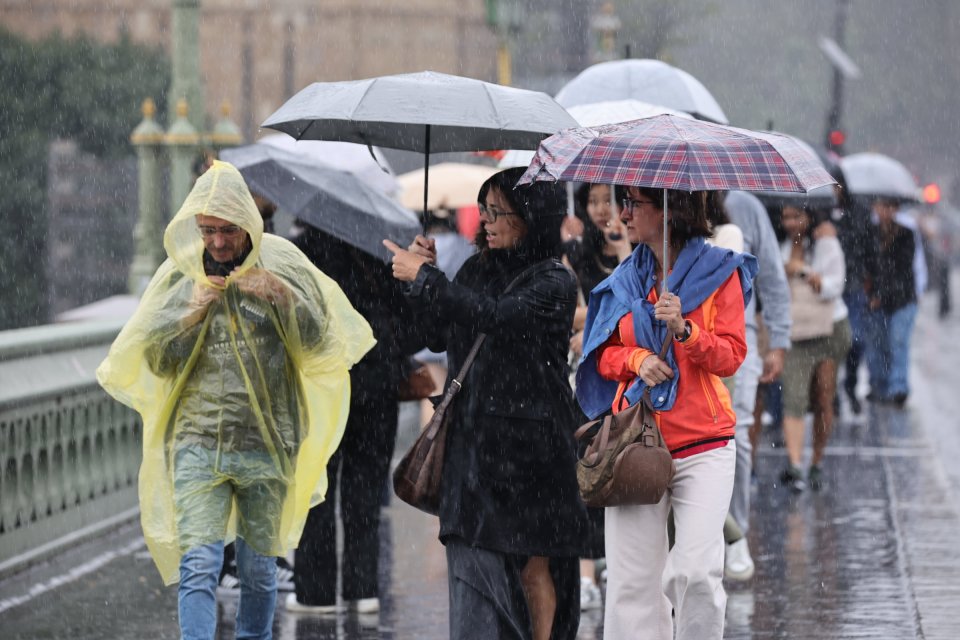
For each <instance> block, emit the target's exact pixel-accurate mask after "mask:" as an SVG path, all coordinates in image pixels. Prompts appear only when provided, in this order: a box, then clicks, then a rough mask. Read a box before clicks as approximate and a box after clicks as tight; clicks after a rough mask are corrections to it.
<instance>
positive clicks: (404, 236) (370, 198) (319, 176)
mask: <svg viewBox="0 0 960 640" xmlns="http://www.w3.org/2000/svg"><path fill="white" fill-rule="evenodd" d="M220 157H221V158H222V159H223V160H226V161H227V162H230V163H231V164H233V165H234V166H236V167H237V169H238V170H239V171H240V173H241V174H242V175H243V177H244V179H245V180H246V181H247V184H249V185H250V190H251V191H254V192H256V193H258V194H260V195H262V196H264V197H266V198H268V199H269V200H271V201H273V203H274V204H276V205H277V206H278V207H279V208H281V209H282V210H284V211H286V212H287V213H290V214H291V215H294V216H296V217H297V218H300V219H301V220H303V221H304V222H306V223H308V224H310V225H311V226H314V227H317V228H318V229H321V230H322V231H325V232H326V233H329V234H330V235H332V236H334V237H337V238H339V239H340V240H343V241H344V242H346V243H348V244H351V245H353V246H355V247H357V248H358V249H361V250H363V251H365V252H367V253H369V254H372V255H374V256H376V257H378V258H380V259H381V260H383V261H385V262H386V261H389V259H390V257H391V254H390V252H389V251H387V250H386V249H385V248H384V246H383V244H382V243H381V240H382V239H383V238H389V239H391V240H393V241H394V242H396V243H397V244H399V245H401V246H406V245H408V244H409V243H411V242H413V239H414V238H415V237H416V235H417V233H418V232H419V231H420V223H419V221H418V220H417V216H416V215H414V213H413V212H412V211H410V210H408V209H404V208H403V207H402V206H400V205H399V204H398V203H397V202H396V201H394V200H392V199H391V198H389V197H387V196H386V195H384V194H383V193H381V192H380V191H379V190H377V189H375V188H373V187H370V186H368V185H367V184H366V183H365V182H363V181H362V180H360V179H359V178H357V177H356V176H354V175H353V174H351V173H348V172H346V171H340V170H339V169H333V168H331V167H326V166H323V165H320V164H306V163H304V161H303V158H302V157H300V156H297V155H294V154H291V153H288V152H286V151H283V150H282V149H278V148H276V147H275V146H272V145H268V144H262V143H258V144H251V145H246V146H243V147H234V148H232V149H224V150H223V151H222V152H221V153H220Z"/></svg>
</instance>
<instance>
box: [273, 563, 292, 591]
mask: <svg viewBox="0 0 960 640" xmlns="http://www.w3.org/2000/svg"><path fill="white" fill-rule="evenodd" d="M293 590H294V586H293V569H289V568H287V567H282V566H280V565H277V591H293Z"/></svg>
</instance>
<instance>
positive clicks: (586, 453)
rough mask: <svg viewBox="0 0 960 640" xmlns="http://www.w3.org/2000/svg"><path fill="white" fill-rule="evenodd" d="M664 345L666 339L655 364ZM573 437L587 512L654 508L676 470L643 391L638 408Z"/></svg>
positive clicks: (594, 423)
mask: <svg viewBox="0 0 960 640" xmlns="http://www.w3.org/2000/svg"><path fill="white" fill-rule="evenodd" d="M670 339H671V336H670V335H667V339H666V340H665V341H664V343H663V348H662V349H661V350H660V358H661V359H663V358H665V357H666V355H667V349H668V348H669V346H670ZM574 437H575V438H576V439H577V442H578V443H579V444H580V446H579V447H578V448H579V449H580V450H581V455H579V460H578V461H577V484H579V485H580V495H581V497H582V498H583V502H584V503H585V504H586V505H587V506H588V507H618V506H624V505H640V504H656V503H658V502H660V499H661V498H663V494H664V493H666V491H667V487H669V486H670V482H671V481H672V480H673V474H674V473H675V472H676V467H675V466H674V464H673V457H672V456H671V455H670V451H669V449H667V446H666V444H665V443H664V441H663V435H662V434H661V433H660V429H659V427H657V422H656V419H655V417H654V412H653V409H652V407H651V402H650V389H649V388H648V389H647V390H646V391H644V394H643V398H642V399H641V400H640V402H637V403H636V404H634V405H632V406H629V407H627V408H626V409H624V410H623V411H620V412H619V413H617V414H616V415H608V416H606V417H604V418H603V419H602V420H593V421H591V422H588V423H587V424H585V425H583V426H582V427H580V428H579V429H577V432H576V434H575V436H574Z"/></svg>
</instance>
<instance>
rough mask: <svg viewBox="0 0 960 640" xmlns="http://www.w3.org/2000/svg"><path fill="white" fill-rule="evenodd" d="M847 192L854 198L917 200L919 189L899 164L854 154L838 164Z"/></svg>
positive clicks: (879, 156) (877, 156)
mask: <svg viewBox="0 0 960 640" xmlns="http://www.w3.org/2000/svg"><path fill="white" fill-rule="evenodd" d="M840 168H841V169H843V176H844V178H846V180H847V188H848V189H849V190H850V193H851V194H853V195H855V196H870V197H887V198H893V199H895V200H907V201H912V202H915V201H916V200H917V195H918V190H919V187H918V186H917V181H916V180H914V179H913V175H912V174H911V173H910V172H909V171H908V170H907V168H906V167H905V166H903V165H902V164H900V162H898V161H896V160H894V159H893V158H891V157H890V156H885V155H883V154H882V153H871V152H865V153H854V154H851V155H849V156H845V157H844V158H842V159H841V160H840Z"/></svg>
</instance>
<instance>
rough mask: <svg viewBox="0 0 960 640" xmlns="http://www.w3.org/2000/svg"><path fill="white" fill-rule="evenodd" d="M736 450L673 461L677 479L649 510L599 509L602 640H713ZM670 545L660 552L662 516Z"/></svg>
mask: <svg viewBox="0 0 960 640" xmlns="http://www.w3.org/2000/svg"><path fill="white" fill-rule="evenodd" d="M736 455H737V451H736V444H735V442H734V441H733V440H731V441H730V442H728V443H727V445H726V446H725V447H721V448H719V449H713V450H711V451H707V452H705V453H698V454H696V455H693V456H691V457H689V458H684V459H681V460H676V461H675V462H676V465H677V473H676V475H675V476H674V478H673V482H672V483H671V485H670V488H669V490H668V491H667V493H666V495H664V497H663V499H662V500H661V501H660V502H659V503H658V504H655V505H642V506H632V507H608V508H607V509H606V514H605V515H606V518H605V522H606V553H607V599H606V604H605V614H604V621H603V624H604V636H603V637H604V638H605V640H617V639H619V638H629V639H631V640H635V639H641V638H642V639H645V640H646V639H649V640H673V639H674V635H673V624H674V619H673V618H671V615H670V614H671V609H672V610H673V611H674V612H675V616H676V617H675V619H676V625H677V635H676V639H677V640H711V639H716V640H721V639H722V638H723V622H724V610H725V608H726V604H727V594H726V592H725V591H724V590H723V554H724V550H725V549H724V542H723V522H724V520H725V519H726V516H727V509H728V507H729V506H730V495H731V493H732V491H733V476H734V470H735V468H736ZM671 507H672V508H673V517H674V522H675V523H676V540H675V543H674V546H673V549H671V550H669V552H668V549H667V546H668V542H667V526H666V525H667V514H668V513H669V511H670V508H671Z"/></svg>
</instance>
